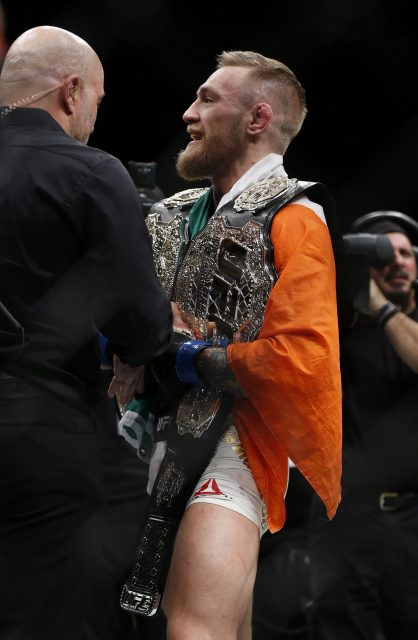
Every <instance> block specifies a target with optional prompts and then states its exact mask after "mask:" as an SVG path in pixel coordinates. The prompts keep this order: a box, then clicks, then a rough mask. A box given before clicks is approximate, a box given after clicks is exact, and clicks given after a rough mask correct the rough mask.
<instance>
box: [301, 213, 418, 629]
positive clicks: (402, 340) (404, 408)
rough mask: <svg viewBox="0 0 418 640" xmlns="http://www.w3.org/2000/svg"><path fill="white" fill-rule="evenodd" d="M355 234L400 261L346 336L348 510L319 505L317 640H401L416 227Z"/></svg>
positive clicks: (313, 535)
mask: <svg viewBox="0 0 418 640" xmlns="http://www.w3.org/2000/svg"><path fill="white" fill-rule="evenodd" d="M352 231H353V232H355V233H358V232H366V233H373V234H384V235H385V236H386V237H387V238H388V239H389V240H390V242H391V244H392V247H393V252H394V254H393V259H392V260H391V261H390V262H389V263H388V264H386V265H385V266H382V267H378V268H377V267H371V268H370V276H371V279H370V290H369V296H368V301H367V303H366V304H364V305H362V306H361V308H359V312H360V313H359V317H358V320H357V323H356V324H355V326H354V327H353V328H351V329H350V330H349V331H347V332H346V333H345V334H343V335H342V336H341V368H342V381H343V474H342V488H343V491H342V502H341V504H340V506H339V508H338V510H337V514H336V516H335V518H334V519H333V520H332V521H331V522H328V521H327V520H326V518H325V515H324V513H323V510H322V507H321V505H320V503H319V502H318V501H317V500H316V499H315V498H314V500H313V508H312V514H311V530H310V555H311V563H312V574H311V575H312V592H313V599H314V604H313V607H312V611H311V619H310V627H311V629H310V632H311V638H312V639H313V640H336V638H338V640H354V639H359V640H360V639H367V640H378V639H379V640H382V639H386V640H399V639H400V638H413V637H416V630H417V628H418V586H417V579H416V577H417V575H418V473H417V451H418V429H417V419H416V416H417V409H418V393H417V391H418V377H417V372H418V324H417V322H418V310H417V307H416V300H415V282H416V278H417V264H416V258H415V255H414V247H413V245H414V244H417V243H418V224H417V223H416V222H415V221H414V220H412V219H411V218H409V217H408V216H406V215H405V214H402V213H399V212H393V211H378V212H373V213H370V214H367V215H365V216H363V217H361V218H359V219H358V220H357V221H356V222H355V223H354V224H353V226H352Z"/></svg>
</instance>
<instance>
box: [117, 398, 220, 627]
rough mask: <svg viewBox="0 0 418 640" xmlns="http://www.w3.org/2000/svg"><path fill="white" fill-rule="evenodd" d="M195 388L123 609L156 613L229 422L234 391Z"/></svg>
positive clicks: (172, 442)
mask: <svg viewBox="0 0 418 640" xmlns="http://www.w3.org/2000/svg"><path fill="white" fill-rule="evenodd" d="M195 391H196V387H193V388H192V390H191V391H190V392H189V393H188V394H186V396H184V397H183V398H182V401H181V403H180V405H179V409H178V411H177V412H176V415H175V416H173V419H172V422H171V424H170V426H169V429H168V438H167V452H166V454H165V457H164V458H163V461H162V463H161V467H160V470H159V472H158V475H157V478H156V480H155V483H154V487H153V490H152V494H151V499H150V503H149V507H148V512H147V515H146V516H145V519H144V522H143V525H142V528H141V531H140V534H139V541H138V544H137V549H136V554H135V562H134V567H133V570H132V573H131V575H130V577H129V578H128V580H127V581H126V583H125V585H124V587H123V590H122V594H121V599H120V604H121V607H122V609H126V610H127V611H130V612H131V613H137V614H141V615H144V616H153V615H155V614H156V613H157V611H158V608H159V605H160V602H161V599H162V595H163V590H164V586H165V582H166V578H167V573H168V568H169V564H170V559H171V554H172V550H173V546H174V540H175V537H176V533H177V529H178V526H179V524H180V520H181V517H182V514H183V512H184V509H185V506H186V503H187V501H188V499H189V498H190V496H191V493H192V491H193V489H194V487H195V485H196V483H197V481H198V480H199V478H200V476H201V474H202V472H203V471H204V469H205V468H206V467H207V465H208V463H209V460H210V458H211V457H212V455H213V453H214V451H215V448H216V445H217V443H218V442H219V439H220V437H221V436H222V434H223V432H224V431H225V428H226V426H227V418H228V415H229V414H230V411H231V406H232V396H228V395H226V394H220V393H218V392H216V391H211V390H209V389H201V390H200V392H201V393H200V396H199V393H197V394H195ZM197 391H198V392H199V390H197ZM193 394H195V395H193ZM185 399H186V402H185ZM184 407H186V410H185V411H184ZM205 407H209V408H210V409H209V411H207V412H205ZM182 408H183V411H182Z"/></svg>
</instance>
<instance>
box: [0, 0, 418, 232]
mask: <svg viewBox="0 0 418 640" xmlns="http://www.w3.org/2000/svg"><path fill="white" fill-rule="evenodd" d="M2 4H3V7H4V10H5V14H6V20H7V22H6V35H7V40H8V42H9V43H10V42H12V41H13V40H14V39H15V38H16V37H17V36H18V35H19V34H20V33H21V32H22V31H24V30H26V29H28V28H30V27H33V26H36V25H40V24H50V25H56V26H59V27H63V28H65V29H69V30H70V31H73V32H75V33H77V34H78V35H79V36H81V37H83V38H85V39H86V40H87V41H88V42H89V43H90V44H91V45H92V46H93V48H94V49H95V50H96V51H97V53H98V54H99V56H100V58H101V60H102V62H103V66H104V69H105V89H106V94H107V97H106V98H105V100H104V101H103V103H102V106H101V107H100V111H99V116H98V120H97V124H96V130H95V132H94V134H93V135H92V137H91V138H90V144H92V145H94V146H97V147H101V148H102V149H105V150H106V151H109V152H110V153H113V154H114V155H116V156H117V157H119V158H120V159H121V161H122V162H123V163H124V164H126V163H127V162H128V161H129V160H137V161H142V162H150V161H155V162H156V163H157V184H158V185H159V186H160V187H161V189H162V190H163V192H164V194H165V195H170V194H171V193H173V192H174V191H176V190H179V189H184V188H189V187H190V186H194V185H191V184H189V183H185V182H183V181H181V180H180V179H179V178H177V177H176V174H175V157H176V154H177V153H178V151H179V150H180V149H181V148H183V147H184V146H185V144H186V142H187V136H186V134H185V125H183V123H182V120H181V117H182V113H183V112H184V110H185V109H186V108H187V107H188V106H189V104H190V103H191V102H192V101H193V100H194V96H195V92H196V89H197V87H198V86H199V84H201V83H202V82H203V81H204V80H205V79H206V78H207V76H208V75H210V73H212V71H213V70H214V65H215V55H216V54H217V53H219V52H220V51H222V50H223V49H253V50H256V51H259V52H260V53H263V54H264V55H267V56H270V57H275V58H278V59H279V60H281V61H282V62H284V63H285V64H287V65H288V66H290V67H291V68H292V69H293V71H294V72H295V73H296V75H297V76H298V78H299V80H300V81H301V82H302V84H303V85H304V87H305V89H306V93H307V100H308V109H309V113H308V117H307V119H306V121H305V124H304V126H303V128H302V131H301V133H300V134H299V136H298V137H297V138H296V140H295V141H294V142H293V143H292V145H291V146H290V148H289V150H288V152H287V155H286V159H285V167H286V170H287V172H288V174H289V175H290V176H295V177H298V178H300V179H303V180H318V181H322V182H324V183H325V184H327V185H328V187H329V188H330V189H331V191H332V192H333V194H334V197H335V200H336V203H337V207H338V211H339V214H340V218H341V222H342V228H343V231H346V230H347V228H348V225H349V223H350V222H351V221H352V220H353V219H354V218H356V217H358V216H359V215H362V214H364V213H367V212H369V211H374V210H377V209H395V210H398V211H403V212H404V213H407V214H409V215H410V216H412V217H414V218H415V219H418V180H417V178H416V172H417V167H418V37H417V36H418V21H417V20H416V18H415V17H414V9H415V8H416V6H417V3H416V2H414V1H413V0H410V1H405V0H397V1H396V3H394V2H391V1H390V0H304V1H298V0H293V1H292V0H289V1H288V2H281V1H280V0H276V1H275V2H270V1H269V0H263V1H259V2H254V0H248V5H249V6H247V7H245V6H244V4H243V2H242V1H240V2H237V1H235V0H234V1H231V2H228V1H227V0H225V1H224V2H200V3H199V2H193V3H188V2H177V1H176V0H101V1H99V0H80V1H79V0H70V1H66V0H64V1H62V0H61V1H60V2H57V3H50V2H42V1H38V2H36V0H32V1H30V0H24V1H22V2H20V1H19V0H2Z"/></svg>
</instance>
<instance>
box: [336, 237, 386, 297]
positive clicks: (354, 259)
mask: <svg viewBox="0 0 418 640" xmlns="http://www.w3.org/2000/svg"><path fill="white" fill-rule="evenodd" d="M343 241H344V249H345V254H346V262H347V266H348V270H349V273H348V276H349V282H350V285H351V290H352V295H353V306H354V308H355V309H357V310H358V309H361V307H365V306H366V305H367V304H368V302H369V287H370V267H376V268H377V269H381V268H382V267H384V266H386V265H387V264H390V263H391V262H392V260H393V258H394V251H393V247H392V243H391V241H390V240H389V238H388V237H387V236H385V235H380V234H379V235H378V234H373V233H349V234H346V235H344V236H343Z"/></svg>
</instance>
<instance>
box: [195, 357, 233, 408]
mask: <svg viewBox="0 0 418 640" xmlns="http://www.w3.org/2000/svg"><path fill="white" fill-rule="evenodd" d="M196 369H197V371H198V373H199V375H200V376H201V377H202V378H203V379H204V380H205V381H206V382H207V383H208V384H210V386H212V387H215V388H216V389H220V390H221V391H225V392H226V393H231V394H232V395H235V396H243V397H245V393H244V391H243V390H242V389H241V387H240V385H239V384H238V382H237V380H236V378H235V376H234V374H233V372H232V371H231V369H230V367H229V365H228V357H227V353H226V349H224V348H222V347H208V348H207V349H203V350H202V351H200V353H199V354H198V356H197V358H196Z"/></svg>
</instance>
